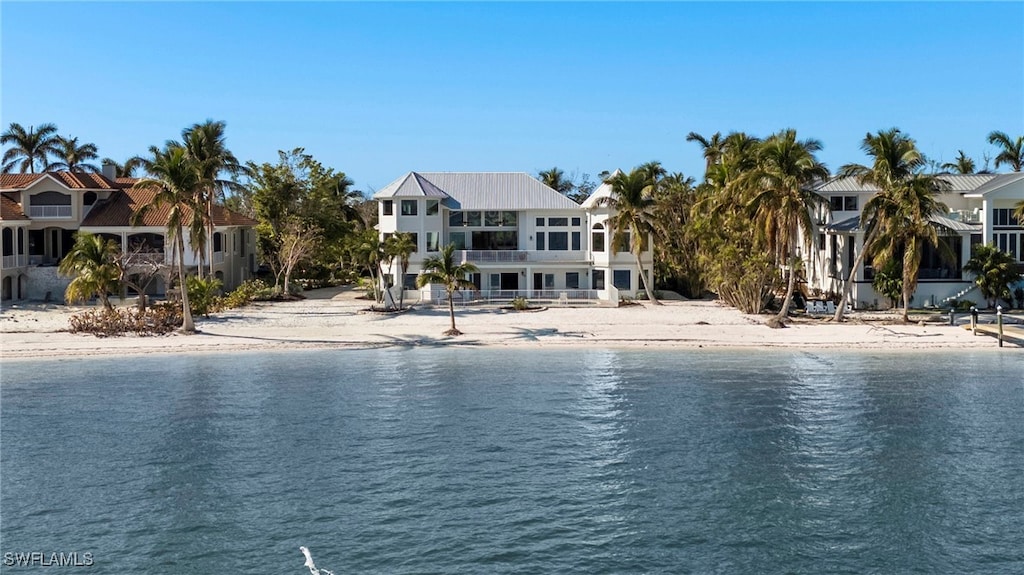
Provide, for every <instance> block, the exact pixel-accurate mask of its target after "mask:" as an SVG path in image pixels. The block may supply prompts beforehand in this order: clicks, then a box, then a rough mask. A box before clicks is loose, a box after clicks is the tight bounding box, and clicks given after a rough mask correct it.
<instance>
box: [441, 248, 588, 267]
mask: <svg viewBox="0 0 1024 575" xmlns="http://www.w3.org/2000/svg"><path fill="white" fill-rule="evenodd" d="M455 256H456V258H458V259H460V260H461V261H462V263H466V262H472V263H485V264H486V263H509V264H522V263H527V262H585V261H588V259H587V257H586V252H583V251H578V250H577V251H567V250H545V251H522V250H461V251H456V252H455Z"/></svg>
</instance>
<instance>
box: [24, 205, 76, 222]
mask: <svg viewBox="0 0 1024 575" xmlns="http://www.w3.org/2000/svg"><path fill="white" fill-rule="evenodd" d="M28 216H29V217H30V218H38V219H41V220H45V219H58V218H70V217H71V206H29V208H28Z"/></svg>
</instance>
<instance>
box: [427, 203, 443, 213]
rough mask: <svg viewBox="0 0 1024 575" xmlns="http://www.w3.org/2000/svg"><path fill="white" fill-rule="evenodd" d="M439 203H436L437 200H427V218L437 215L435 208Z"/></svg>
mask: <svg viewBox="0 0 1024 575" xmlns="http://www.w3.org/2000/svg"><path fill="white" fill-rule="evenodd" d="M439 203H440V202H438V201H437V200H427V215H428V216H436V215H437V206H438V204H439Z"/></svg>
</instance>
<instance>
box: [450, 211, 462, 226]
mask: <svg viewBox="0 0 1024 575" xmlns="http://www.w3.org/2000/svg"><path fill="white" fill-rule="evenodd" d="M465 222H466V220H465V219H464V218H463V215H462V212H449V213H448V225H449V226H464V225H466V223H465Z"/></svg>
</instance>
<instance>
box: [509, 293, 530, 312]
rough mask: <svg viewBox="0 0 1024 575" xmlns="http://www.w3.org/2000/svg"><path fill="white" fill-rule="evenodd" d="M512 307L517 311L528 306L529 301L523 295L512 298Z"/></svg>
mask: <svg viewBox="0 0 1024 575" xmlns="http://www.w3.org/2000/svg"><path fill="white" fill-rule="evenodd" d="M512 307H513V308H514V309H516V310H517V311H523V310H525V309H528V308H529V307H530V302H529V301H528V300H527V299H526V298H525V297H523V296H519V297H516V298H513V299H512Z"/></svg>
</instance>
